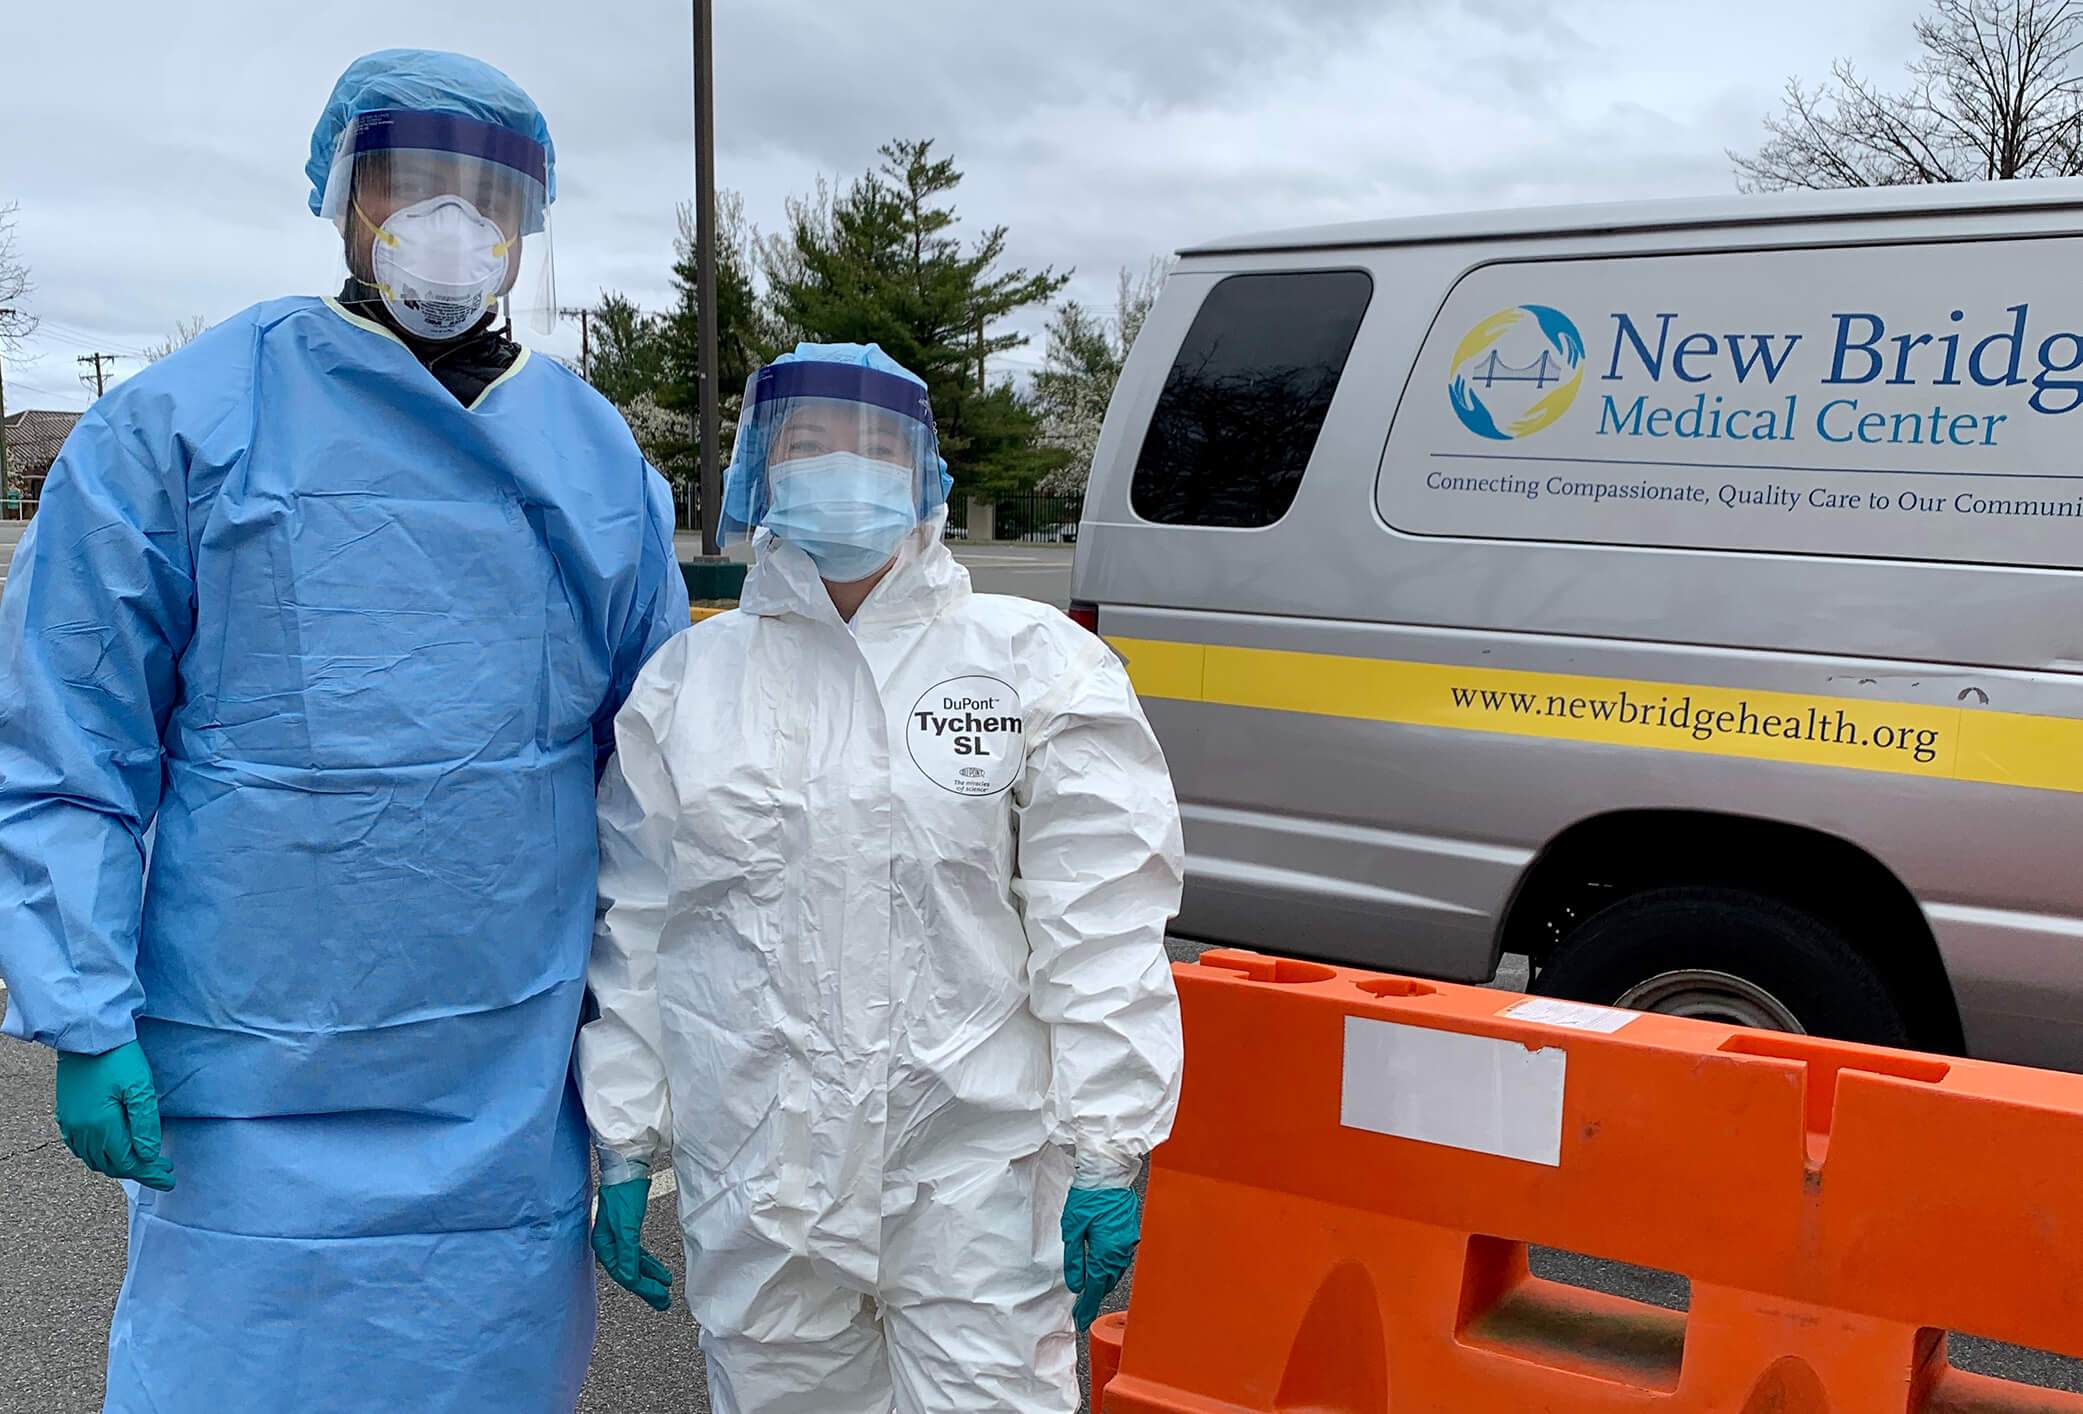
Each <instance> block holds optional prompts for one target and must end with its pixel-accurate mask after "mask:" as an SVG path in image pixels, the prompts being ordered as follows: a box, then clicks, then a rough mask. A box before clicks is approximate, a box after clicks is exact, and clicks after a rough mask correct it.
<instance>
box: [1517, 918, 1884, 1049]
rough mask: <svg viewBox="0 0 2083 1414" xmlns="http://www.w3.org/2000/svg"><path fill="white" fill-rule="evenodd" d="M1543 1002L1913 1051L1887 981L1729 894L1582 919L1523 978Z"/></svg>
mask: <svg viewBox="0 0 2083 1414" xmlns="http://www.w3.org/2000/svg"><path fill="white" fill-rule="evenodd" d="M1533 990H1534V991H1535V992H1537V993H1538V994H1540V995H1541V996H1546V997H1564V998H1567V999H1569V1000H1571V1001H1580V1002H1596V1003H1599V1004H1601V1005H1604V1006H1615V1005H1618V1006H1624V1007H1629V1008H1632V1009H1634V1010H1637V1011H1660V1012H1666V1013H1670V1014H1673V1015H1679V1016H1697V1017H1701V1018H1702V1019H1706V1020H1715V1021H1724V1022H1734V1023H1736V1024H1738V1025H1747V1026H1758V1027H1762V1028H1764V1029H1770V1030H1780V1031H1800V1032H1805V1033H1807V1034H1809V1035H1812V1036H1829V1037H1833V1038H1835V1039H1837V1040H1841V1041H1862V1042H1866V1043H1869V1044H1873V1045H1882V1046H1913V1045H1914V1044H1915V1040H1914V1038H1913V1037H1912V1035H1911V1032H1910V1027H1909V1024H1908V1022H1907V1021H1906V1020H1905V1018H1904V1009H1903V1006H1902V1004H1901V1002H1900V1001H1899V1000H1897V998H1896V997H1895V995H1894V992H1893V990H1892V989H1891V988H1890V987H1889V985H1888V982H1887V979H1886V978H1885V977H1884V976H1883V975H1882V974H1881V972H1880V970H1879V969H1878V968H1876V967H1875V966H1874V965H1873V964H1872V963H1871V962H1869V961H1867V960H1866V958H1865V957H1864V956H1863V955H1861V954H1860V952H1859V950H1858V949H1857V948H1855V947H1853V946H1852V945H1851V943H1850V942H1848V941H1847V940H1846V939H1845V936H1844V935H1843V934H1842V933H1841V932H1839V931H1838V930H1837V929H1836V928H1834V927H1832V926H1831V925H1830V924H1828V923H1825V922H1824V921H1823V920H1822V919H1820V918H1818V917H1816V916H1815V915H1814V914H1812V913H1808V912H1805V911H1803V910H1801V909H1799V908H1795V907H1793V906H1791V905H1789V904H1786V903H1782V902H1780V901H1779V900H1778V899H1774V898H1770V897H1767V896H1766V895H1764V894H1756V893H1750V892H1748V891H1746V890H1741V889H1726V888H1711V887H1705V886H1698V887H1676V888H1663V889H1652V890H1650V891H1649V892H1647V893H1640V894H1636V895H1634V896H1633V897H1631V898H1626V899H1623V900H1621V901H1620V902H1619V903H1616V904H1614V905H1613V906H1612V907H1610V908H1606V909H1603V910H1601V911H1600V912H1598V913H1595V914H1593V915H1592V916H1591V917H1590V918H1587V919H1586V920H1585V921H1584V922H1583V923H1582V924H1580V925H1578V927H1577V928H1576V929H1574V930H1573V931H1572V932H1570V933H1569V934H1568V935H1567V936H1565V937H1564V938H1563V939H1562V941H1561V942H1559V943H1557V944H1556V945H1555V947H1554V949H1553V951H1551V952H1550V953H1549V954H1548V956H1547V958H1546V960H1545V961H1544V962H1543V963H1542V965H1541V968H1540V972H1539V974H1538V976H1537V978H1536V979H1535V982H1534V987H1533Z"/></svg>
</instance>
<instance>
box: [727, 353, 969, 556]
mask: <svg viewBox="0 0 2083 1414" xmlns="http://www.w3.org/2000/svg"><path fill="white" fill-rule="evenodd" d="M946 501H947V492H946V489H945V483H944V481H943V479H942V470H941V461H940V452H939V439H938V437H937V435H936V434H935V432H934V427H933V407H932V404H931V402H930V401H929V400H928V399H927V396H926V390H925V388H924V387H923V386H921V385H920V384H918V383H915V382H913V381H912V380H911V379H909V378H904V377H901V376H899V375H897V374H894V373H885V372H883V371H882V370H880V369H876V368H867V367H863V366H860V365H858V364H842V363H823V362H816V361H809V360H797V361H791V362H785V363H774V364H769V365H768V366H767V367H765V368H762V369H761V370H760V371H759V372H758V373H755V374H754V375H753V376H752V380H751V381H750V382H749V383H747V384H746V387H745V402H744V406H743V411H742V412H741V413H740V415H739V419H738V441H737V447H736V449H735V451H734V453H733V454H732V457H731V465H730V471H729V473H728V475H727V476H726V478H725V481H724V497H723V511H722V515H721V517H720V519H719V534H720V535H721V537H722V539H723V541H724V543H726V544H737V543H742V542H744V541H746V540H749V539H750V538H751V536H752V534H753V532H754V531H755V530H758V529H760V528H761V527H764V528H766V529H767V530H769V531H771V532H772V533H773V534H775V535H777V536H779V537H780V538H781V539H783V540H786V541H788V542H789V543H791V544H793V545H796V546H799V547H800V548H801V549H803V550H804V551H805V552H806V553H808V554H809V556H810V558H811V559H812V560H813V561H815V562H816V564H817V567H818V572H819V573H820V574H822V575H823V576H824V578H826V579H829V580H833V581H835V582H851V581H854V580H860V579H865V578H867V577H868V576H869V575H872V574H874V573H875V572H876V571H878V570H880V569H881V568H882V567H883V566H884V565H886V564H888V563H889V561H890V559H891V557H893V556H894V555H895V554H896V553H897V546H898V544H899V542H901V541H902V540H903V538H904V536H905V534H906V533H908V532H909V531H910V530H911V528H912V527H913V526H916V525H918V524H919V523H920V522H922V521H924V520H925V519H927V518H928V517H930V516H931V515H932V514H933V513H934V512H935V511H936V510H938V509H939V508H940V507H941V506H942V505H944V504H945V503H946Z"/></svg>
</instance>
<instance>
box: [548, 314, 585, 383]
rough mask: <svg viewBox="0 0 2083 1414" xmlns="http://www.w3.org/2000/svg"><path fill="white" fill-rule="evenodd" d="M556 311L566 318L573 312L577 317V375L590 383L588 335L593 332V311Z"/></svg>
mask: <svg viewBox="0 0 2083 1414" xmlns="http://www.w3.org/2000/svg"><path fill="white" fill-rule="evenodd" d="M557 312H558V313H559V314H562V315H564V316H565V317H566V318H569V317H570V316H572V315H574V314H575V315H577V316H578V318H579V377H581V378H583V379H585V380H586V381H587V382H588V383H591V382H592V381H593V357H592V344H591V342H590V337H589V336H590V335H591V334H592V332H593V326H592V324H591V322H590V321H591V320H592V318H593V311H592V310H590V309H560V310H558V311H557Z"/></svg>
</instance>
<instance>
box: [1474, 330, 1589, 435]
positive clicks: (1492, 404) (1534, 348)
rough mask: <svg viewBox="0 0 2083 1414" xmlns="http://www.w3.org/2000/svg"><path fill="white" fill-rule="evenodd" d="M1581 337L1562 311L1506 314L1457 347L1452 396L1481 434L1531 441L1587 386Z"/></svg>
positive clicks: (1568, 406) (1564, 411)
mask: <svg viewBox="0 0 2083 1414" xmlns="http://www.w3.org/2000/svg"><path fill="white" fill-rule="evenodd" d="M1583 365H1584V339H1583V336H1581V335H1580V334H1578V333H1577V326H1576V325H1575V324H1572V323H1571V322H1570V320H1569V316H1568V315H1566V314H1564V313H1563V312H1562V311H1561V310H1558V309H1550V308H1549V307H1548V306H1547V305H1544V304H1522V305H1518V306H1516V307H1514V308H1512V309H1502V310H1499V311H1498V312H1497V313H1495V314H1493V315H1491V316H1490V317H1489V318H1488V319H1485V320H1484V321H1483V322H1482V323H1480V324H1478V325H1476V326H1475V328H1473V329H1471V330H1469V331H1468V336H1467V337H1466V338H1464V339H1463V340H1462V341H1461V343H1460V346H1459V347H1458V348H1456V349H1455V350H1454V376H1453V381H1452V382H1450V383H1449V384H1448V385H1447V396H1448V397H1449V398H1451V399H1452V400H1453V404H1454V413H1455V415H1456V416H1458V417H1459V418H1460V419H1461V425H1462V426H1464V427H1466V428H1467V429H1468V430H1469V431H1471V432H1473V433H1475V434H1476V435H1477V436H1478V437H1488V438H1491V439H1493V440H1495V441H1499V442H1509V441H1511V440H1513V439H1514V438H1518V437H1530V436H1532V435H1533V434H1534V433H1536V432H1538V431H1540V430H1541V429H1542V428H1543V427H1546V426H1548V425H1550V424H1551V423H1553V422H1554V421H1555V420H1556V419H1557V418H1560V417H1561V416H1562V415H1563V414H1564V413H1566V412H1568V411H1569V408H1570V404H1571V403H1573V402H1575V401H1576V400H1577V390H1578V389H1579V388H1581V387H1582V386H1583V383H1584V367H1583Z"/></svg>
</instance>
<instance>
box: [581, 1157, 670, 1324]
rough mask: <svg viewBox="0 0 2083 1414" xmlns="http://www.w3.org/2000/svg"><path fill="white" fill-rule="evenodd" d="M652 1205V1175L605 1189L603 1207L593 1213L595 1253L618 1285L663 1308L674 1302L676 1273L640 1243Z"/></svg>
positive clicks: (656, 1306)
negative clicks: (674, 1277)
mask: <svg viewBox="0 0 2083 1414" xmlns="http://www.w3.org/2000/svg"><path fill="white" fill-rule="evenodd" d="M650 1204H651V1180H650V1179H648V1178H632V1179H630V1180H628V1181H627V1182H625V1183H611V1184H609V1185H608V1186H607V1187H605V1188H603V1189H601V1190H600V1210H599V1211H598V1212H596V1213H595V1214H594V1215H593V1255H594V1256H595V1257H596V1258H598V1259H599V1261H600V1265H601V1269H602V1270H603V1271H605V1272H606V1273H607V1274H608V1275H609V1276H610V1277H612V1278H614V1281H615V1284H616V1285H617V1286H619V1287H622V1288H623V1289H624V1290H626V1291H633V1292H635V1293H636V1294H637V1295H638V1296H641V1297H642V1298H643V1299H644V1303H645V1304H646V1305H648V1306H649V1307H650V1308H651V1309H652V1310H654V1311H663V1310H665V1309H666V1308H667V1307H668V1306H670V1305H672V1304H673V1293H672V1285H673V1274H672V1273H671V1272H669V1271H667V1270H666V1269H665V1263H663V1262H661V1261H659V1260H658V1259H657V1258H656V1257H654V1256H652V1255H651V1254H650V1253H649V1252H646V1251H645V1250H644V1249H643V1247H642V1246H641V1245H639V1243H638V1239H639V1238H641V1237H642V1236H643V1234H644V1212H645V1210H646V1209H647V1208H649V1207H650Z"/></svg>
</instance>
